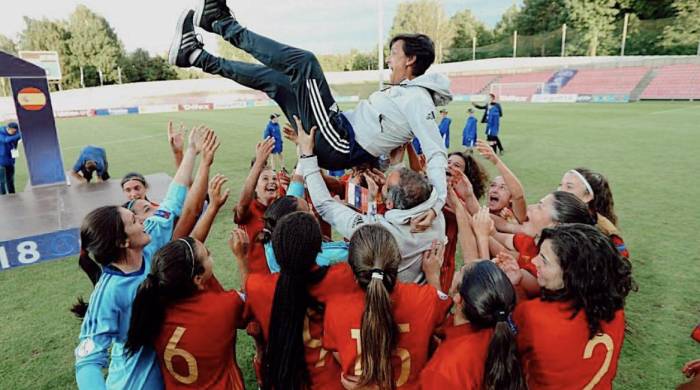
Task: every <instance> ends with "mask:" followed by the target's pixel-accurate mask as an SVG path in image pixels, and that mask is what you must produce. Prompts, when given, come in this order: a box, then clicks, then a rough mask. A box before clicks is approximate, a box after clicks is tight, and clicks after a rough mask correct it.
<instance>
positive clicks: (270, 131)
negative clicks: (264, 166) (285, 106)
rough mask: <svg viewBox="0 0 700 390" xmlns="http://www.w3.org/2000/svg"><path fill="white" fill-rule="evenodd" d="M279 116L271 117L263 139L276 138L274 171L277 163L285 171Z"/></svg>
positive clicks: (273, 160) (273, 156)
mask: <svg viewBox="0 0 700 390" xmlns="http://www.w3.org/2000/svg"><path fill="white" fill-rule="evenodd" d="M279 117H280V116H279V114H272V115H270V121H269V122H267V127H265V131H264V132H263V139H267V138H268V137H271V138H274V140H275V148H274V149H272V165H271V167H272V170H273V171H274V170H275V166H276V164H275V163H276V162H277V163H278V164H279V167H280V169H282V170H284V157H283V156H282V146H283V143H282V132H281V131H280V124H279Z"/></svg>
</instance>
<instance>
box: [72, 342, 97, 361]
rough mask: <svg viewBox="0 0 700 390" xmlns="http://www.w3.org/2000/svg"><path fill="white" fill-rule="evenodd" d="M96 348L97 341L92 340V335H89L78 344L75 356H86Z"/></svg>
mask: <svg viewBox="0 0 700 390" xmlns="http://www.w3.org/2000/svg"><path fill="white" fill-rule="evenodd" d="M94 350H95V342H94V341H92V337H88V338H86V339H85V340H83V341H81V342H80V344H78V348H76V349H75V356H76V357H79V358H84V357H85V356H87V355H89V354H91V353H92V351H94Z"/></svg>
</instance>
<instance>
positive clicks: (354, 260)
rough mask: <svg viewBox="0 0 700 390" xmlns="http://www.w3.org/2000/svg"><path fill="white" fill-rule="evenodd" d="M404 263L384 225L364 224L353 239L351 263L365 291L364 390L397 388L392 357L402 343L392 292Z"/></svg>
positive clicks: (362, 348) (362, 355) (361, 330)
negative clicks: (368, 387) (400, 267)
mask: <svg viewBox="0 0 700 390" xmlns="http://www.w3.org/2000/svg"><path fill="white" fill-rule="evenodd" d="M400 260H401V254H400V252H399V247H398V244H397V243H396V240H395V239H394V237H393V236H392V235H391V233H389V231H388V230H387V229H386V228H384V227H382V226H381V225H363V226H361V227H360V228H359V229H357V230H356V231H355V233H354V234H353V235H352V238H351V239H350V250H349V252H348V262H349V263H350V266H351V267H352V270H353V273H354V274H355V278H356V279H357V283H358V284H359V286H360V288H362V289H363V290H364V291H365V309H364V311H363V313H362V322H361V326H360V346H361V350H362V352H361V353H360V364H361V365H362V373H361V374H360V379H359V382H360V383H359V386H360V387H362V386H367V385H377V386H379V388H380V389H393V388H394V379H393V373H392V367H391V354H392V352H393V351H394V349H395V348H396V344H397V343H398V335H399V329H398V325H397V324H396V320H395V319H394V315H393V313H394V310H393V308H392V304H391V292H392V291H393V290H394V287H395V286H396V282H397V276H398V265H399V261H400Z"/></svg>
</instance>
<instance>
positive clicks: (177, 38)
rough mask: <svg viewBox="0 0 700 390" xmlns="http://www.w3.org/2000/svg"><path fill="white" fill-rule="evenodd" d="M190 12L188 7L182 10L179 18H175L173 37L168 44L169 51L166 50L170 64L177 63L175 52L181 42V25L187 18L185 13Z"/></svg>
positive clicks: (177, 50) (178, 49)
mask: <svg viewBox="0 0 700 390" xmlns="http://www.w3.org/2000/svg"><path fill="white" fill-rule="evenodd" d="M189 12H190V10H189V9H186V10H184V11H182V14H180V18H179V19H178V20H177V25H176V26H175V37H174V38H173V42H172V43H171V44H170V51H169V52H168V62H169V63H170V65H177V54H178V52H179V51H180V45H181V44H182V26H184V24H185V20H186V19H187V14H188V13H189Z"/></svg>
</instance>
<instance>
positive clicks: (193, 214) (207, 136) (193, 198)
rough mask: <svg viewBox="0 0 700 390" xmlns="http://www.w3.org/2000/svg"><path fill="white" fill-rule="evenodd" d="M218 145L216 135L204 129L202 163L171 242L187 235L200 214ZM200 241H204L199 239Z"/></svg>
mask: <svg viewBox="0 0 700 390" xmlns="http://www.w3.org/2000/svg"><path fill="white" fill-rule="evenodd" d="M219 145H220V143H219V139H218V137H217V136H216V134H215V133H214V132H213V131H212V130H211V129H208V128H206V129H204V138H203V144H202V161H201V163H200V164H199V169H198V171H197V177H195V179H194V183H192V187H191V188H190V190H189V192H188V193H187V198H186V199H185V204H184V206H183V208H182V215H181V216H180V219H179V220H178V221H177V224H176V225H175V230H174V231H173V240H175V239H178V238H181V237H185V236H187V235H189V234H190V232H191V231H192V228H193V227H194V225H195V223H196V222H197V216H199V214H200V213H201V212H202V208H203V207H204V200H205V199H206V195H207V183H208V182H209V170H210V168H211V165H212V163H213V162H214V155H215V154H216V150H217V149H218V148H219ZM200 241H204V240H201V239H200Z"/></svg>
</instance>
